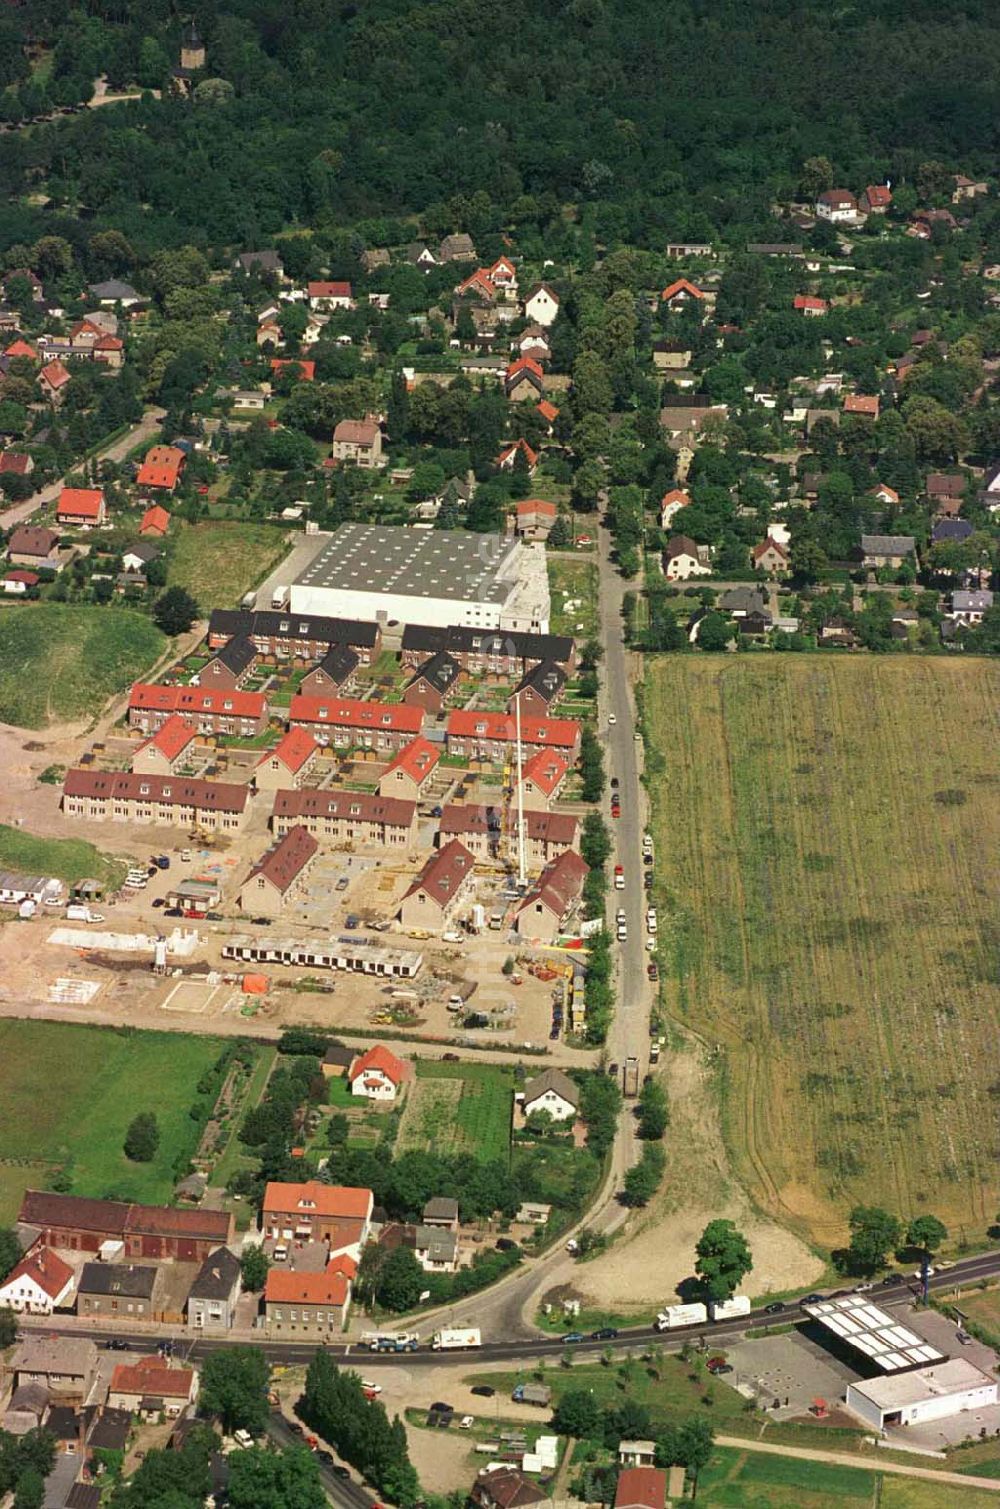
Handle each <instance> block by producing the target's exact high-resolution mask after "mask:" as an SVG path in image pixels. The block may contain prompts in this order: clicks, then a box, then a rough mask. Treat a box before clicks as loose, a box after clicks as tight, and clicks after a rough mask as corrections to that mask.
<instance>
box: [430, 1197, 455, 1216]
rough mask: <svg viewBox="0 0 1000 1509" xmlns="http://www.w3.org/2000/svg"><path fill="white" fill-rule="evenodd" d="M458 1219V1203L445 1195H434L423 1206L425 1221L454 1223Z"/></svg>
mask: <svg viewBox="0 0 1000 1509" xmlns="http://www.w3.org/2000/svg"><path fill="white" fill-rule="evenodd" d="M457 1219H458V1201H457V1200H452V1199H451V1198H450V1197H449V1196H447V1195H434V1196H433V1197H432V1198H431V1199H430V1200H428V1201H427V1204H426V1205H425V1206H424V1220H425V1221H455V1220H457Z"/></svg>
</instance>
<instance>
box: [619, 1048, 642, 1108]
mask: <svg viewBox="0 0 1000 1509" xmlns="http://www.w3.org/2000/svg"><path fill="white" fill-rule="evenodd" d="M638 1093H639V1060H638V1059H637V1058H627V1059H626V1060H625V1068H624V1069H623V1070H622V1094H623V1095H624V1096H625V1099H626V1100H633V1099H634V1098H635V1097H636V1096H637V1095H638Z"/></svg>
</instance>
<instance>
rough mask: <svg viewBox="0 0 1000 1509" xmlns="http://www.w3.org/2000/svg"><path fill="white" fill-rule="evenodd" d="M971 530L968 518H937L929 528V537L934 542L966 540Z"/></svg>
mask: <svg viewBox="0 0 1000 1509" xmlns="http://www.w3.org/2000/svg"><path fill="white" fill-rule="evenodd" d="M972 532H973V529H972V524H971V523H970V522H969V520H968V519H939V520H938V521H937V523H936V524H935V525H934V528H933V529H932V530H931V539H932V540H933V541H934V543H935V544H937V542H938V540H967V539H968V538H969V535H970V534H972Z"/></svg>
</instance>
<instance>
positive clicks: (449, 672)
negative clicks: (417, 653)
mask: <svg viewBox="0 0 1000 1509" xmlns="http://www.w3.org/2000/svg"><path fill="white" fill-rule="evenodd" d="M461 674H462V667H461V666H460V665H459V663H458V661H457V660H455V659H453V658H452V656H451V655H449V654H448V652H447V650H438V652H437V654H436V655H432V656H431V658H430V660H425V661H424V663H423V665H422V666H421V667H420V669H419V670H418V671H417V673H416V674H415V676H414V677H413V680H412V681H411V682H410V683H409V684H410V686H413V685H414V683H415V682H417V681H426V682H427V684H428V686H431V687H433V688H434V690H435V691H436V692H438V693H440V695H441V696H442V697H443V696H444V695H445V694H446V692H448V691H450V689H451V687H452V686H453V685H454V683H455V681H456V680H457V679H458V677H459V676H460V675H461Z"/></svg>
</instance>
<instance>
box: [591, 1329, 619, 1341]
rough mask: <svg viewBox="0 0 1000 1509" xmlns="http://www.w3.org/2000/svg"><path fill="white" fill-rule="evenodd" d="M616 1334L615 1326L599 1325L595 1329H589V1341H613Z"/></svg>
mask: <svg viewBox="0 0 1000 1509" xmlns="http://www.w3.org/2000/svg"><path fill="white" fill-rule="evenodd" d="M617 1335H618V1329H617V1327H616V1326H600V1327H599V1328H598V1329H597V1330H596V1331H591V1333H590V1339H591V1341H614V1340H615V1338H616V1336H617Z"/></svg>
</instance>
